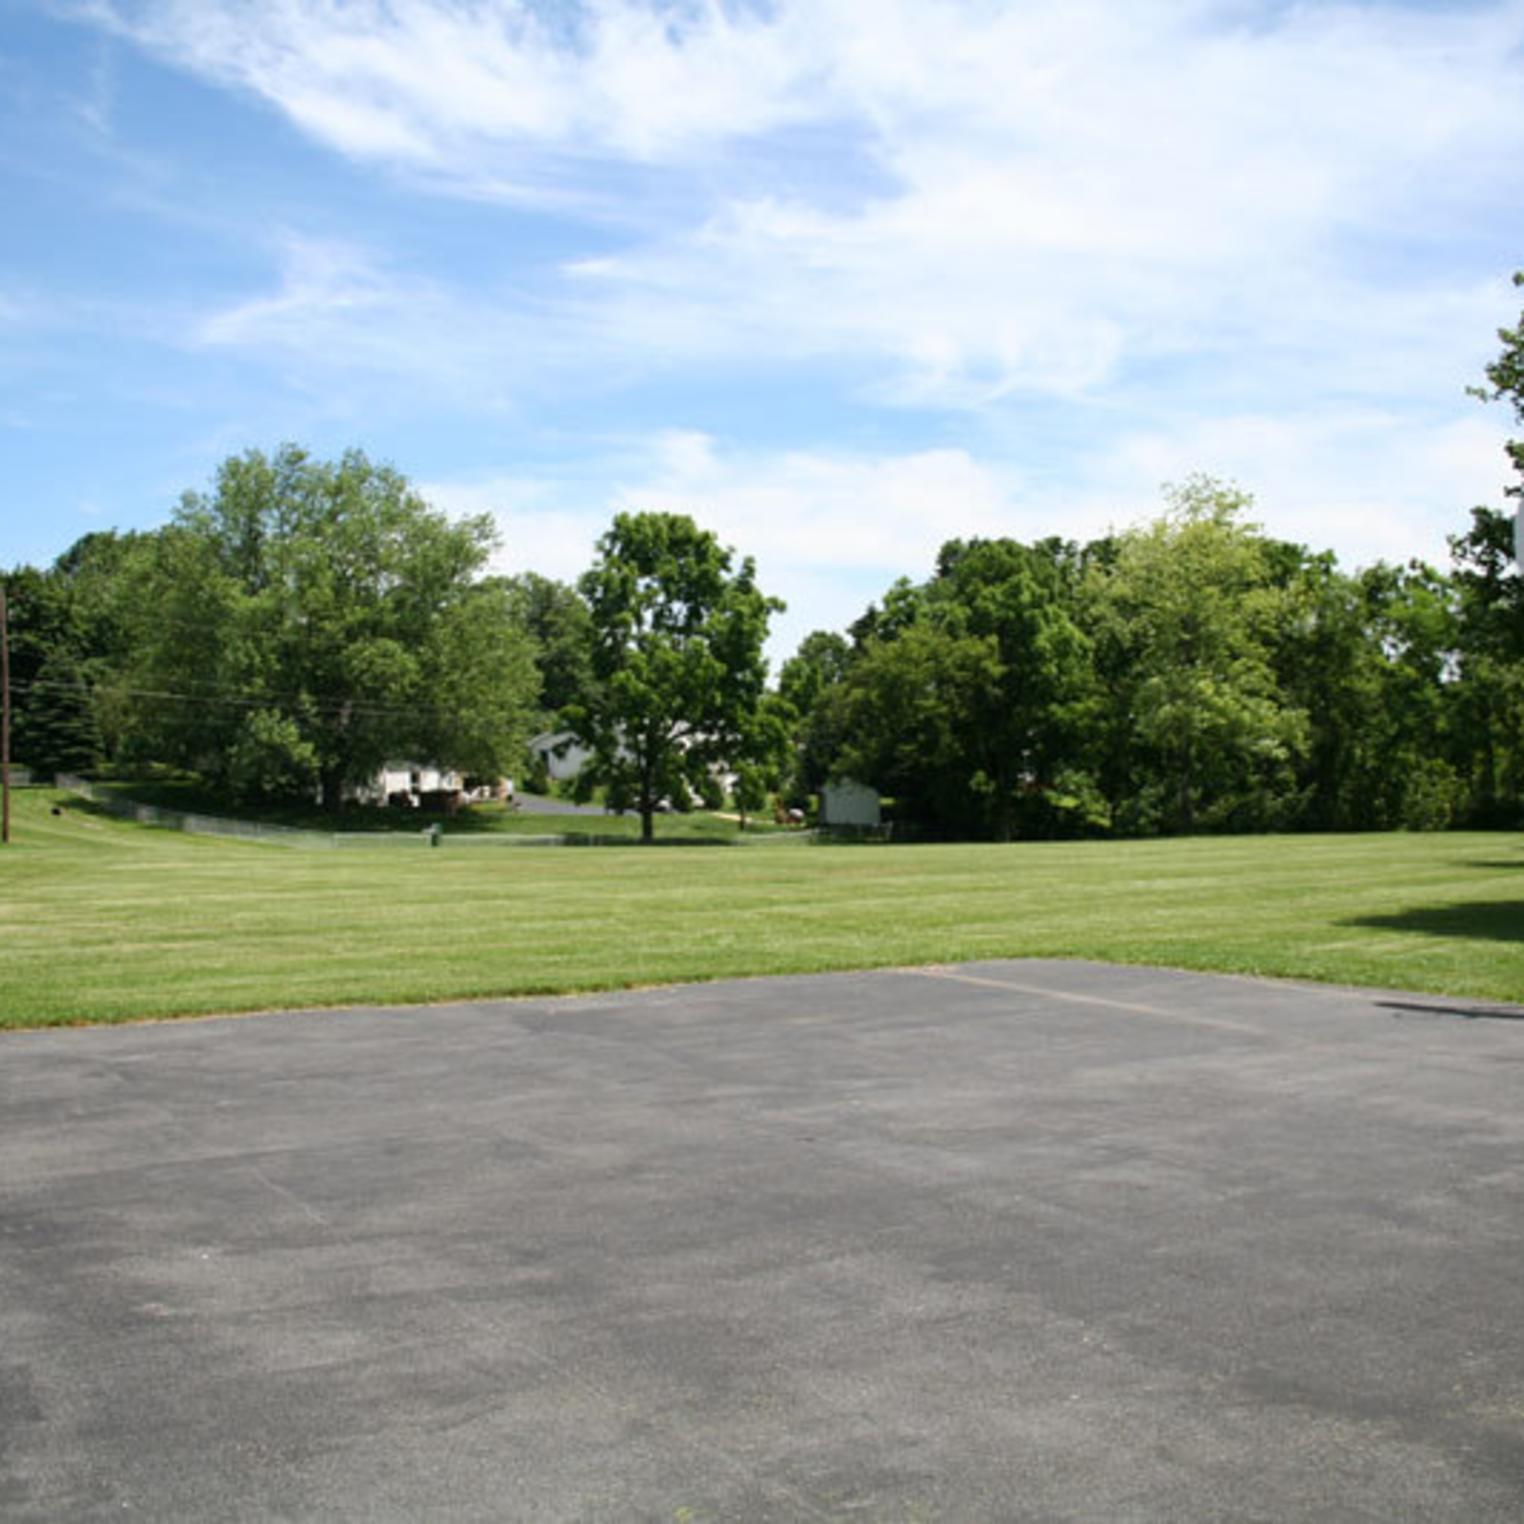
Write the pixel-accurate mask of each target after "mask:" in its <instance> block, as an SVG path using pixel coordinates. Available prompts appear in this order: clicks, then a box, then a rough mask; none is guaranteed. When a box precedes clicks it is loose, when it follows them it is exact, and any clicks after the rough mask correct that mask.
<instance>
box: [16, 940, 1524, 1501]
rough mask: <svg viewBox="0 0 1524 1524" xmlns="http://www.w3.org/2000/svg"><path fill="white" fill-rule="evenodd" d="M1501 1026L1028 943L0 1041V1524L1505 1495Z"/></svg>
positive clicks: (1508, 1425) (1485, 1010)
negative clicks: (870, 968)
mask: <svg viewBox="0 0 1524 1524" xmlns="http://www.w3.org/2000/svg"><path fill="white" fill-rule="evenodd" d="M1521 1100H1524V1010H1519V1009H1514V1008H1507V1007H1501V1006H1484V1005H1475V1004H1470V1005H1468V1004H1467V1003H1466V1002H1463V1001H1448V1000H1440V999H1434V998H1430V997H1421V996H1410V995H1399V994H1381V993H1376V992H1370V991H1345V990H1331V989H1323V988H1308V987H1302V986H1294V985H1285V984H1271V983H1265V982H1260V981H1254V980H1247V979H1228V978H1213V977H1207V976H1201V975H1194V974H1181V973H1169V972H1162V971H1150V970H1138V969H1121V968H1110V967H1101V966H1095V965H1087V964H1069V963H1034V962H1023V963H987V964H979V965H967V966H960V967H953V968H941V969H929V970H897V971H879V972H872V973H863V974H846V975H829V976H821V977H809V978H789V979H770V980H752V981H744V982H737V983H730V984H714V985H704V986H687V987H682V988H672V989H657V990H645V991H637V992H633V993H626V994H617V995H601V996H596V997H581V998H573V999H557V1000H528V1001H512V1002H495V1003H494V1002H484V1003H478V1004H470V1005H454V1006H441V1007H434V1008H427V1009H402V1010H355V1011H343V1012H325V1013H286V1014H272V1015H265V1016H254V1017H248V1018H242V1019H220V1020H207V1021H194V1022H179V1023H161V1024H154V1025H144V1026H135V1027H117V1028H109V1029H104V1028H103V1029H94V1030H78V1031H50V1032H22V1033H11V1034H5V1035H0V1517H3V1518H5V1519H8V1520H10V1519H26V1520H32V1519H36V1520H44V1519H46V1520H55V1519H64V1518H104V1517H108V1516H109V1517H112V1518H122V1517H129V1518H130V1517H139V1518H144V1519H154V1520H166V1519H206V1518H219V1519H265V1518H289V1519H304V1518H328V1519H334V1518H353V1519H361V1518H363V1519H368V1520H377V1519H394V1518H395V1519H418V1518H429V1519H534V1520H558V1519H576V1520H584V1519H585V1520H630V1519H649V1520H667V1521H684V1524H700V1521H704V1520H752V1519H755V1520H796V1519H848V1520H853V1519H871V1520H903V1521H925V1520H938V1519H949V1520H961V1519H1001V1520H1021V1519H1033V1520H1037V1519H1042V1520H1059V1519H1075V1520H1081V1519H1083V1520H1099V1519H1105V1520H1119V1519H1132V1520H1146V1519H1161V1520H1171V1521H1194V1520H1203V1521H1204V1520H1221V1519H1229V1518H1231V1519H1266V1520H1298V1519H1305V1520H1311V1519H1319V1520H1326V1519H1340V1520H1361V1519H1369V1520H1381V1521H1383V1524H1390V1521H1393V1520H1402V1519H1414V1520H1417V1519H1423V1520H1455V1521H1466V1524H1485V1521H1489V1520H1497V1521H1504V1520H1506V1521H1508V1524H1516V1521H1517V1520H1518V1519H1519V1518H1521V1517H1524V1105H1521Z"/></svg>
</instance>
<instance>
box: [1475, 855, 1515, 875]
mask: <svg viewBox="0 0 1524 1524" xmlns="http://www.w3.org/2000/svg"><path fill="white" fill-rule="evenodd" d="M1462 867H1466V868H1480V869H1482V870H1483V872H1486V873H1497V872H1501V871H1504V870H1506V869H1508V868H1524V855H1520V856H1518V857H1506V858H1505V857H1494V858H1477V859H1475V860H1474V861H1472V862H1469V863H1463V864H1462Z"/></svg>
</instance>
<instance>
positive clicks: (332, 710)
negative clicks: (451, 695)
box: [14, 678, 462, 719]
mask: <svg viewBox="0 0 1524 1524" xmlns="http://www.w3.org/2000/svg"><path fill="white" fill-rule="evenodd" d="M14 688H15V691H16V692H18V693H20V692H29V691H30V692H35V691H38V690H43V689H45V690H48V691H51V692H62V693H83V694H86V695H88V696H90V697H92V698H93V697H96V696H98V695H99V694H101V693H103V692H105V693H109V694H124V695H126V696H127V697H130V698H146V699H167V700H171V701H173V702H177V703H187V704H220V705H225V706H227V707H229V708H244V709H269V708H271V707H279V704H280V701H281V700H282V699H285V700H288V701H291V702H294V703H298V704H304V705H305V706H306V707H307V708H309V709H313V710H316V711H317V712H318V713H320V714H325V713H326V714H332V715H336V716H337V715H344V714H353V715H358V716H361V717H365V718H377V719H381V718H387V717H402V718H410V719H417V718H420V717H430V718H435V719H438V718H441V717H443V718H451V719H453V718H461V717H462V715H461V714H460V712H459V711H454V710H441V709H424V708H420V707H418V706H416V705H401V704H381V703H377V702H376V701H374V700H370V699H356V698H347V697H341V698H332V699H316V698H311V697H308V696H306V695H302V694H291V693H285V694H280V693H267V694H264V695H259V694H256V693H252V692H248V691H245V692H244V693H238V692H235V691H230V690H227V689H222V690H220V691H213V692H209V693H177V692H175V691H173V690H171V689H167V688H132V687H120V688H118V687H103V686H102V685H101V684H91V683H65V682H58V681H56V680H52V679H48V678H40V679H34V680H33V681H31V682H25V683H16V684H15V685H14Z"/></svg>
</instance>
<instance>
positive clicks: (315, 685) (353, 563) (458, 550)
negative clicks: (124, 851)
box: [134, 445, 536, 808]
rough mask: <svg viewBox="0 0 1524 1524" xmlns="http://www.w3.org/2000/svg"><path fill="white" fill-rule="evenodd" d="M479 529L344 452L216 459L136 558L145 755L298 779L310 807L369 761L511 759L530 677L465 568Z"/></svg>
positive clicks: (226, 771) (502, 611) (499, 606)
mask: <svg viewBox="0 0 1524 1524" xmlns="http://www.w3.org/2000/svg"><path fill="white" fill-rule="evenodd" d="M492 544H493V532H492V528H491V524H490V521H488V520H486V519H485V518H473V519H466V520H462V521H460V522H453V523H452V522H451V521H450V520H449V519H447V518H446V517H445V516H444V515H443V514H440V513H437V512H435V511H433V510H432V509H430V508H429V506H428V505H427V504H426V503H425V502H424V501H423V500H422V498H420V497H419V496H418V494H417V493H416V492H414V491H413V489H412V488H411V487H410V486H409V484H408V482H407V480H406V479H405V478H404V477H403V476H401V475H400V474H398V473H397V472H396V471H393V470H391V469H390V468H389V467H385V466H380V465H375V464H373V463H372V462H371V461H369V460H368V459H367V458H366V457H365V456H364V455H363V454H362V453H360V452H359V451H351V452H349V453H347V454H346V455H344V456H343V458H342V459H341V460H339V461H337V462H331V463H330V462H324V461H318V460H314V459H313V458H312V457H311V456H309V455H308V454H307V453H306V452H305V451H303V450H301V449H298V448H296V447H295V446H290V445H288V446H285V447H283V448H282V449H280V450H279V451H277V452H276V453H275V454H274V455H273V456H269V457H267V456H265V455H263V454H262V453H260V452H259V451H250V452H249V453H247V454H245V455H241V456H237V457H234V458H233V459H231V460H228V461H227V462H226V463H225V464H224V465H223V466H222V468H221V470H220V471H219V472H218V475H217V480H216V485H215V488H214V489H213V491H212V492H211V493H210V494H208V495H202V494H198V493H188V494H187V495H186V496H185V498H184V499H183V500H182V502H181V504H180V507H179V510H178V512H177V513H176V515H175V518H174V522H173V524H172V525H171V526H170V527H169V528H168V529H167V530H166V531H165V532H164V533H163V534H162V535H160V536H158V537H157V541H156V544H155V554H154V556H153V558H152V562H151V564H150V565H148V566H147V568H146V569H145V571H144V575H143V583H144V585H143V588H142V595H143V606H144V607H145V608H146V609H147V610H149V611H150V617H149V619H148V620H147V622H146V624H145V627H144V629H143V632H142V635H141V637H140V641H139V644H138V649H137V653H136V661H135V679H134V680H135V685H136V687H137V688H138V689H139V690H140V691H141V692H142V693H143V694H144V695H145V696H146V699H147V702H148V703H149V704H150V705H151V709H150V729H151V732H152V734H153V738H154V741H155V750H156V751H157V752H158V754H159V755H160V756H161V757H164V758H165V759H166V760H175V761H180V762H183V763H186V764H189V765H191V766H195V767H197V768H199V769H200V770H202V771H204V772H207V773H209V774H210V775H212V776H213V777H215V778H217V779H219V780H220V781H222V782H223V783H225V784H227V785H228V786H230V787H232V788H235V789H240V790H242V791H245V792H259V791H268V790H270V789H272V788H273V789H288V790H289V789H304V788H309V787H311V786H312V784H313V783H316V784H317V785H318V786H319V787H320V791H321V796H322V800H323V803H324V804H325V806H327V807H329V808H336V807H337V806H338V805H339V804H340V802H341V801H342V798H343V793H344V789H345V787H346V786H347V785H352V784H358V783H361V782H363V781H365V780H367V779H368V778H370V777H371V776H373V775H374V773H375V771H376V769H377V768H378V767H379V766H380V764H381V763H382V762H383V761H385V760H386V759H387V758H389V757H397V756H413V757H419V758H423V759H426V760H428V761H430V762H433V763H437V764H439V765H441V766H448V767H455V768H458V769H460V770H462V771H464V772H470V773H479V774H492V773H495V772H498V771H500V770H503V769H506V768H507V767H509V766H511V765H512V764H513V762H514V761H516V759H517V757H518V756H519V753H520V751H521V748H522V746H523V744H524V741H525V739H526V736H527V730H528V726H529V722H530V717H531V713H532V706H533V702H534V695H535V688H536V676H535V671H534V664H533V647H532V642H531V641H530V639H529V637H528V636H527V635H526V634H525V632H524V630H523V629H522V626H521V625H520V624H519V623H518V622H517V620H516V619H515V618H514V615H513V611H512V609H511V607H510V603H509V598H508V595H507V593H506V591H505V590H504V589H503V587H501V586H500V585H494V584H491V583H482V582H479V581H478V580H477V579H478V574H479V572H480V571H481V569H482V567H483V566H484V564H485V562H486V559H487V556H488V553H489V551H490V549H491V546H492Z"/></svg>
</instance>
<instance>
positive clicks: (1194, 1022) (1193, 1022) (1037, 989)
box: [900, 966, 1271, 1038]
mask: <svg viewBox="0 0 1524 1524" xmlns="http://www.w3.org/2000/svg"><path fill="white" fill-rule="evenodd" d="M900 972H901V973H902V974H918V975H920V976H921V977H922V978H925V979H947V980H951V981H952V982H953V983H955V984H973V985H981V986H983V987H984V988H986V989H995V990H1013V991H1015V992H1016V993H1017V994H1020V995H1038V996H1041V997H1042V998H1043V999H1044V1000H1060V1001H1064V1002H1065V1003H1067V1004H1069V1005H1091V1006H1097V1007H1099V1008H1101V1009H1102V1010H1111V1011H1126V1012H1127V1013H1128V1014H1129V1015H1133V1016H1156V1017H1158V1018H1159V1019H1161V1020H1163V1021H1173V1022H1176V1023H1178V1024H1179V1025H1181V1026H1188V1027H1207V1028H1210V1029H1212V1030H1215V1031H1220V1032H1243V1033H1246V1034H1247V1035H1249V1036H1250V1037H1260V1038H1268V1037H1270V1036H1271V1034H1270V1033H1269V1032H1267V1031H1266V1030H1265V1029H1264V1028H1263V1027H1253V1026H1249V1025H1248V1024H1247V1023H1246V1022H1242V1021H1229V1020H1228V1019H1227V1018H1226V1017H1222V1016H1188V1015H1186V1014H1185V1013H1184V1012H1181V1011H1173V1010H1168V1009H1166V1008H1165V1007H1163V1006H1157V1005H1144V1004H1142V1003H1141V1002H1140V1001H1136V1000H1111V999H1108V998H1107V997H1106V996H1105V995H1077V994H1075V993H1074V992H1073V991H1072V990H1055V989H1049V988H1047V987H1046V986H1044V985H1040V984H1021V983H1018V982H1017V981H1016V980H1014V979H991V978H989V977H988V976H987V975H983V974H961V973H959V972H957V970H956V969H951V968H938V967H935V966H933V967H930V968H904V969H901V970H900Z"/></svg>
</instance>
